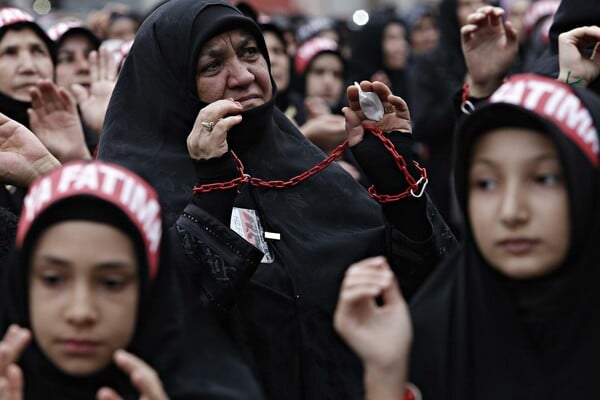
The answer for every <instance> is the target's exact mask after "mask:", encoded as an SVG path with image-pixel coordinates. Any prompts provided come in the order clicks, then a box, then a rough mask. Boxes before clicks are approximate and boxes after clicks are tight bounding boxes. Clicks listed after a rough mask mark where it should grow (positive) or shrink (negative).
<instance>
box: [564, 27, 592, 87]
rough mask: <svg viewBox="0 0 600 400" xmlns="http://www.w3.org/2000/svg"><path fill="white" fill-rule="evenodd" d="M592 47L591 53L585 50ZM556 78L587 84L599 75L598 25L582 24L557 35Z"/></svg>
mask: <svg viewBox="0 0 600 400" xmlns="http://www.w3.org/2000/svg"><path fill="white" fill-rule="evenodd" d="M587 49H592V53H591V55H588V54H586V52H585V50H587ZM558 63H559V66H560V74H559V76H558V80H559V81H562V82H567V80H568V82H567V83H574V82H577V81H578V80H580V81H581V84H582V85H585V86H587V85H589V84H590V83H591V82H593V81H594V80H595V79H596V78H597V77H598V75H600V27H598V26H582V27H579V28H575V29H572V30H570V31H568V32H564V33H561V34H560V36H558Z"/></svg>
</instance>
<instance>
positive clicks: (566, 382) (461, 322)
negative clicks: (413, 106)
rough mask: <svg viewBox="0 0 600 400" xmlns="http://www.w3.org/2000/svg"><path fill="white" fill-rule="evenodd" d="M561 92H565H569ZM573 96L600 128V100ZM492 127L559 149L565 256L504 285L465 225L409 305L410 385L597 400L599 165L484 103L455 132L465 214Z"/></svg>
mask: <svg viewBox="0 0 600 400" xmlns="http://www.w3.org/2000/svg"><path fill="white" fill-rule="evenodd" d="M515 78H516V79H520V78H519V76H515ZM526 79H527V78H526ZM538 79H539V78H538ZM548 82H552V81H549V80H548ZM559 86H560V85H558V84H557V87H559ZM563 88H564V89H565V90H568V91H569V93H571V89H570V88H569V87H568V86H563ZM558 89H559V90H560V87H559V88H558ZM500 90H502V87H501V89H499V91H500ZM572 93H574V94H575V96H576V97H577V98H579V99H580V100H581V101H582V102H583V104H584V105H585V107H586V108H587V109H588V110H589V113H590V114H591V115H592V116H593V119H594V125H595V126H596V127H598V126H600V125H599V123H600V119H599V118H598V116H599V115H600V114H598V112H599V111H600V99H599V98H597V97H595V96H594V95H593V94H592V93H590V92H586V91H584V90H582V89H580V88H574V89H573V92H572ZM493 98H494V97H493V96H492V99H493ZM499 127H524V128H529V129H533V130H536V131H539V132H541V133H543V134H544V135H546V136H547V137H548V138H549V139H551V140H552V142H553V143H554V145H555V146H556V150H557V152H558V154H559V158H560V161H561V164H562V167H563V170H564V174H565V181H566V182H567V191H568V198H569V204H570V214H569V215H570V222H571V224H570V225H571V234H570V248H569V251H568V254H567V256H566V258H565V260H564V261H563V262H562V264H561V265H560V266H559V267H558V269H557V270H555V271H554V272H551V273H549V274H547V275H545V276H543V277H540V278H535V279H529V280H514V279H510V278H508V277H506V276H504V275H502V274H501V273H499V272H497V271H496V270H495V269H493V268H492V267H491V266H490V265H489V264H488V263H487V262H486V260H485V259H484V258H483V257H482V255H481V253H480V252H479V249H478V247H477V244H476V243H475V241H474V239H473V234H472V232H471V229H470V226H469V222H468V218H466V220H467V221H466V226H465V231H466V232H465V239H464V242H463V245H462V247H461V249H460V250H459V251H458V252H456V253H455V254H454V256H452V257H451V258H449V259H447V260H446V262H444V263H443V264H442V265H441V266H440V267H439V268H438V270H437V271H436V273H435V274H434V275H433V276H432V277H431V278H430V280H429V281H428V282H427V283H426V285H425V286H424V287H423V288H422V291H421V292H419V293H418V294H417V296H416V297H415V298H414V299H413V301H412V303H411V313H412V316H413V320H414V327H415V342H414V347H413V353H412V363H411V371H410V376H411V377H410V379H411V380H412V381H414V382H415V383H416V384H417V386H418V387H419V388H420V389H421V391H422V392H423V395H424V398H435V399H486V400H490V399H491V400H494V399H498V400H500V399H508V398H511V399H541V398H543V399H563V398H566V397H573V398H594V397H596V396H597V395H598V389H597V384H596V373H595V365H596V363H597V360H598V357H600V345H599V343H598V335H600V318H598V317H597V309H598V307H599V306H600V295H599V293H598V290H597V289H596V287H595V285H596V282H597V280H598V279H599V278H600V270H598V268H596V267H597V259H598V246H597V243H596V241H597V239H598V237H599V235H600V218H599V216H600V212H599V209H598V207H599V204H600V179H599V177H600V175H599V170H598V167H597V161H596V162H595V163H592V161H591V159H590V158H589V156H588V155H586V154H585V153H584V151H582V148H581V147H580V146H578V145H576V144H575V141H574V140H573V139H572V138H571V137H569V136H568V135H567V134H566V133H564V131H563V130H561V129H560V128H559V127H558V125H557V124H556V123H555V122H554V121H552V120H551V119H550V118H548V117H545V116H544V115H542V114H540V113H539V112H535V111H532V110H531V109H527V108H525V107H522V106H520V105H515V104H508V103H504V102H500V103H494V104H490V105H486V106H484V107H482V108H481V109H479V110H478V111H476V112H475V113H473V114H472V115H471V116H469V117H468V118H467V119H466V120H465V121H464V123H463V124H462V125H461V126H459V128H458V130H457V154H456V162H455V168H456V169H455V179H456V189H457V195H458V198H459V204H460V207H461V210H462V212H463V215H465V216H467V212H466V210H467V199H468V174H469V168H470V165H469V164H470V160H471V153H472V150H473V148H474V145H475V142H476V141H477V139H478V138H480V137H481V136H482V135H484V134H485V133H486V132H489V131H490V130H491V129H494V128H499ZM590 132H591V131H590ZM593 135H595V136H597V132H596V131H593ZM596 140H597V139H596ZM596 157H597V154H596ZM594 164H595V165H594Z"/></svg>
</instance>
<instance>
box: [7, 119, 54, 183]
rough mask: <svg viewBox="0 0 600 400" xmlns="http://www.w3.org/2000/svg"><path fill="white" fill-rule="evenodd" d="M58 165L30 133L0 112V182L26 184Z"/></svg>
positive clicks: (38, 140)
mask: <svg viewBox="0 0 600 400" xmlns="http://www.w3.org/2000/svg"><path fill="white" fill-rule="evenodd" d="M59 166H60V162H59V161H58V160H57V159H56V158H55V157H54V156H53V155H52V153H50V151H49V150H48V149H47V148H46V146H44V145H43V144H42V142H41V141H40V139H38V137H37V136H35V134H34V133H33V132H31V131H30V130H29V129H27V128H26V127H24V126H23V125H21V124H19V123H18V122H17V121H14V120H12V119H10V118H8V117H7V116H6V115H4V114H2V113H0V181H2V182H6V183H12V184H15V185H19V186H22V187H27V186H29V185H30V184H31V183H32V182H33V181H34V180H35V179H37V178H38V177H40V176H42V175H44V174H45V173H47V172H49V171H51V170H53V169H54V168H56V167H59Z"/></svg>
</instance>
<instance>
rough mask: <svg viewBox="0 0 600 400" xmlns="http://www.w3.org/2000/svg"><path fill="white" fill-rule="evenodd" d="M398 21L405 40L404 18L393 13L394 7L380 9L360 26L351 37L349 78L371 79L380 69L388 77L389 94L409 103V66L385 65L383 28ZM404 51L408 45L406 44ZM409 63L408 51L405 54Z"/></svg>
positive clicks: (406, 31) (406, 33) (406, 32)
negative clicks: (391, 66)
mask: <svg viewBox="0 0 600 400" xmlns="http://www.w3.org/2000/svg"><path fill="white" fill-rule="evenodd" d="M393 23H394V24H399V25H401V26H402V27H403V28H404V29H405V35H406V40H407V41H408V29H407V26H406V23H405V21H404V20H402V19H401V18H400V16H399V15H397V14H396V12H395V10H393V9H391V10H387V9H386V10H382V11H379V12H378V13H376V14H375V15H373V17H372V18H371V19H370V20H369V22H368V23H367V24H366V25H365V26H364V28H363V29H361V30H360V31H357V32H356V33H355V35H354V38H353V40H352V54H353V57H352V59H351V60H350V67H349V68H350V72H349V75H350V78H351V79H350V81H351V82H354V81H358V82H360V81H362V80H365V79H366V80H370V79H371V77H372V76H373V74H374V73H376V72H377V71H383V72H385V74H386V75H387V76H388V78H390V81H391V83H392V87H391V88H390V89H391V90H392V93H394V94H395V95H396V96H400V97H402V98H403V99H405V100H406V101H407V103H408V104H411V102H410V100H409V86H408V74H407V70H408V65H406V66H405V67H404V68H402V69H401V70H391V69H390V68H388V67H386V66H385V64H384V60H383V59H384V54H383V37H384V33H385V29H386V28H387V26H388V25H390V24H393ZM406 51H407V52H408V51H409V50H408V44H407V50H406ZM406 59H407V64H408V54H407V57H406Z"/></svg>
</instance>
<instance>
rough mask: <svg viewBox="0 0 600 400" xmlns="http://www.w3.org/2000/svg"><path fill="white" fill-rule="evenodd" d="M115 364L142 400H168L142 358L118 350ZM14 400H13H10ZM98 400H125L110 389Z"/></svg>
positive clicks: (149, 367) (160, 383)
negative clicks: (127, 377) (126, 376)
mask: <svg viewBox="0 0 600 400" xmlns="http://www.w3.org/2000/svg"><path fill="white" fill-rule="evenodd" d="M113 358H114V360H115V364H117V366H118V367H119V368H120V369H121V370H122V371H123V372H125V373H126V374H127V375H128V376H129V379H130V380H131V383H133V385H134V386H135V388H136V389H137V390H138V391H139V393H140V400H168V399H169V397H168V396H167V394H166V393H165V390H164V388H163V385H162V382H161V380H160V377H159V376H158V374H157V373H156V371H155V370H154V369H153V368H152V367H151V366H149V365H148V364H146V363H145V362H144V361H142V360H141V359H140V358H138V357H136V356H134V355H133V354H131V353H129V352H127V351H125V350H117V351H116V352H115V355H114V357H113ZM10 400H12V399H10ZM96 400H123V399H122V397H121V396H120V395H119V394H118V393H117V392H115V391H114V390H113V389H111V388H109V387H103V388H101V389H100V390H98V393H97V394H96Z"/></svg>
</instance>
